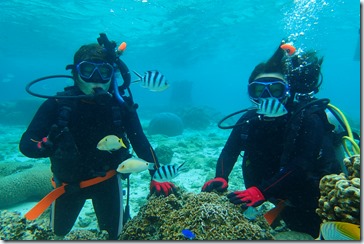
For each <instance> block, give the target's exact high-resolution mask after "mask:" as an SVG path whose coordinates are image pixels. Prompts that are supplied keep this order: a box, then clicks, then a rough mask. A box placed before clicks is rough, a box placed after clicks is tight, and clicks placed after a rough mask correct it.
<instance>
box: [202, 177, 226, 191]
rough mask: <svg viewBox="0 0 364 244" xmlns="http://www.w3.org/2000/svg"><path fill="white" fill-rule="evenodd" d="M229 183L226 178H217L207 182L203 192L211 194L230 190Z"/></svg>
mask: <svg viewBox="0 0 364 244" xmlns="http://www.w3.org/2000/svg"><path fill="white" fill-rule="evenodd" d="M228 186H229V185H228V183H227V181H226V180H225V179H224V178H221V177H216V178H215V179H212V180H209V181H208V182H206V183H205V184H204V185H203V187H202V190H201V191H205V192H211V191H212V190H216V191H218V192H223V191H225V190H226V189H227V188H228Z"/></svg>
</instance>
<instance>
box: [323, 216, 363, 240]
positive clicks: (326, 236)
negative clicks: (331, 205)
mask: <svg viewBox="0 0 364 244" xmlns="http://www.w3.org/2000/svg"><path fill="white" fill-rule="evenodd" d="M322 239H323V240H337V241H339V240H360V225H356V224H351V223H346V222H337V221H329V222H325V223H322V224H321V228H320V235H319V237H318V238H317V239H316V240H322Z"/></svg>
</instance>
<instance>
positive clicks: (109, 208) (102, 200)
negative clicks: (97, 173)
mask: <svg viewBox="0 0 364 244" xmlns="http://www.w3.org/2000/svg"><path fill="white" fill-rule="evenodd" d="M96 186H97V187H95V188H97V190H96V191H95V192H94V194H93V197H92V203H93V206H94V209H95V213H96V216H97V220H98V223H99V228H100V230H106V231H107V232H108V233H109V239H110V240H116V239H117V238H118V236H119V235H120V233H121V230H122V227H123V193H122V191H123V189H122V185H121V179H120V176H119V175H116V176H114V177H112V178H111V179H109V180H106V181H104V182H102V183H99V184H97V185H96Z"/></svg>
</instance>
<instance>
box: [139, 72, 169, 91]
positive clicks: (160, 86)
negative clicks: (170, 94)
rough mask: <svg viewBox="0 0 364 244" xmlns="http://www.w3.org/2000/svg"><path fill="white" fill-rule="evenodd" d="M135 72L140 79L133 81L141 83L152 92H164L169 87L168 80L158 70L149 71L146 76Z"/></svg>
mask: <svg viewBox="0 0 364 244" xmlns="http://www.w3.org/2000/svg"><path fill="white" fill-rule="evenodd" d="M133 72H134V73H135V74H136V75H137V76H138V77H139V80H136V81H133V83H134V82H140V84H141V86H142V87H144V88H148V89H149V90H151V91H164V90H165V89H167V88H168V87H169V85H168V83H167V80H166V78H165V76H164V75H163V74H161V73H160V72H159V71H158V70H152V71H147V72H145V73H144V76H141V75H140V74H139V73H137V72H136V71H134V70H133Z"/></svg>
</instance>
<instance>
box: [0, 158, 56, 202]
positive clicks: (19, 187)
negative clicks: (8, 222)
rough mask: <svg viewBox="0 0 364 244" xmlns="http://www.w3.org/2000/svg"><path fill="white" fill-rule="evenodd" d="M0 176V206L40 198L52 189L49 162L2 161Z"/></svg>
mask: <svg viewBox="0 0 364 244" xmlns="http://www.w3.org/2000/svg"><path fill="white" fill-rule="evenodd" d="M0 176H1V177H0V208H4V207H7V206H10V205H13V204H16V203H20V202H23V201H26V200H31V199H33V200H40V199H42V198H43V197H44V196H45V195H47V194H48V193H49V192H50V191H51V190H52V189H53V188H52V185H51V182H50V178H51V177H52V173H51V170H50V166H49V164H42V163H40V164H37V165H32V164H24V163H10V162H8V163H3V164H1V165H0Z"/></svg>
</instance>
